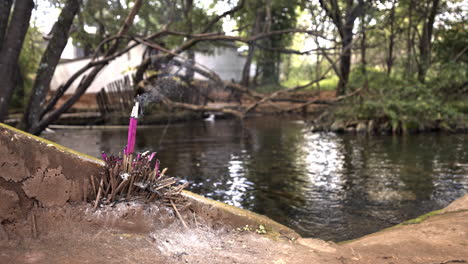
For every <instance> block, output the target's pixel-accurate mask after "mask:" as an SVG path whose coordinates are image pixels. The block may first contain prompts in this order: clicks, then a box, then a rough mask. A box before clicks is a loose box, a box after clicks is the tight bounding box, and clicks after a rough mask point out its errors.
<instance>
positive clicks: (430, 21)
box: [418, 0, 440, 83]
mask: <svg viewBox="0 0 468 264" xmlns="http://www.w3.org/2000/svg"><path fill="white" fill-rule="evenodd" d="M439 3H440V0H432V1H429V2H428V3H427V5H426V9H427V11H428V12H425V14H427V16H425V17H424V21H423V28H422V34H421V38H420V39H419V64H418V80H419V81H420V82H422V83H423V82H424V81H425V79H426V73H427V69H428V68H429V65H430V64H431V46H432V32H433V30H434V21H435V17H436V15H437V13H438V11H439Z"/></svg>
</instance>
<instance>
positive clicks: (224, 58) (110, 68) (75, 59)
mask: <svg viewBox="0 0 468 264" xmlns="http://www.w3.org/2000/svg"><path fill="white" fill-rule="evenodd" d="M145 50H146V46H143V45H138V46H137V47H135V48H133V49H132V50H130V52H128V53H126V54H124V55H122V56H120V57H118V58H116V59H115V60H113V61H112V62H110V63H109V64H108V65H106V66H105V68H104V69H103V70H101V72H100V73H99V74H98V76H97V77H96V79H95V80H94V82H93V83H92V84H91V86H90V87H89V88H88V90H87V91H86V92H87V93H97V92H99V91H100V90H101V88H103V87H104V86H106V85H107V84H108V83H110V82H113V81H115V80H119V79H121V78H122V77H123V76H124V75H128V74H131V73H133V72H134V71H135V70H136V68H137V67H138V65H140V63H141V60H142V57H143V53H144V52H145ZM82 56H83V52H82V51H81V50H80V49H79V48H77V47H75V46H73V45H72V44H71V41H69V42H68V44H67V46H66V47H65V49H64V52H63V53H62V62H60V63H59V64H58V65H57V68H56V70H55V74H54V76H53V78H52V81H51V87H50V88H51V91H54V90H56V89H58V87H59V86H60V85H61V84H63V83H65V82H66V81H67V80H68V79H69V78H70V77H71V76H72V75H73V74H74V73H75V72H77V71H78V70H79V69H81V68H82V67H84V66H85V65H86V64H87V63H89V62H90V60H91V59H90V58H82ZM182 56H184V55H183V54H182ZM245 60H246V58H245V57H244V56H243V55H242V54H241V53H240V52H239V51H238V48H237V47H236V46H235V45H233V44H230V43H227V44H226V43H225V44H223V45H220V46H216V47H214V46H213V47H212V48H210V52H209V53H202V52H198V51H196V52H195V61H196V63H197V64H200V65H203V66H204V67H206V68H208V69H210V70H212V71H214V72H216V73H217V74H218V75H219V76H220V77H221V79H223V80H227V81H232V80H234V81H236V82H238V81H240V80H241V78H242V69H243V67H244V63H245ZM254 74H255V65H254V64H252V67H251V72H250V75H251V76H253V75H254ZM195 79H200V80H203V79H206V78H205V77H203V76H200V75H198V74H195ZM80 80H81V78H78V79H77V80H76V81H75V82H74V83H73V85H72V86H71V87H70V89H68V90H67V92H66V93H67V94H71V93H74V92H75V89H76V87H77V86H78V84H79V81H80Z"/></svg>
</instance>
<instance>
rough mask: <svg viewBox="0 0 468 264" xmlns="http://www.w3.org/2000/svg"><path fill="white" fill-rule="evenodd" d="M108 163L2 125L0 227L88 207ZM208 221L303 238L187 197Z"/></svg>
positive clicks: (270, 222)
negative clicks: (93, 179)
mask: <svg viewBox="0 0 468 264" xmlns="http://www.w3.org/2000/svg"><path fill="white" fill-rule="evenodd" d="M103 165H104V162H103V161H101V160H99V159H96V158H94V157H91V156H89V155H86V154H83V153H80V152H77V151H74V150H72V149H69V148H66V147H64V146H61V145H59V144H56V143H54V142H51V141H48V140H46V139H43V138H40V137H37V136H34V135H31V134H29V133H26V132H24V131H21V130H18V129H16V128H13V127H11V126H8V125H5V124H3V123H0V200H1V201H2V203H1V204H0V223H1V222H3V221H4V220H6V221H9V222H15V221H20V220H21V219H25V218H26V217H27V216H28V212H29V211H30V210H31V208H32V207H33V206H34V204H35V203H37V204H39V205H40V206H42V207H46V208H47V207H53V206H63V205H65V204H66V203H68V202H79V201H87V200H88V195H89V194H90V192H91V187H90V180H89V177H90V176H92V175H95V176H97V174H99V172H100V170H101V169H102V166H103ZM183 195H184V197H186V198H187V199H188V200H189V202H190V203H192V206H193V207H194V210H195V211H196V212H197V214H199V215H201V217H203V218H204V219H205V220H208V221H211V222H218V223H221V224H222V225H224V226H229V227H232V228H237V227H244V226H246V225H249V226H250V227H252V228H253V229H255V228H256V227H258V226H259V225H263V226H265V228H266V229H267V230H268V231H269V234H271V235H272V237H280V236H285V237H288V238H291V239H296V238H300V235H299V234H298V233H296V232H295V231H294V230H292V229H290V228H288V227H286V226H284V225H282V224H280V223H277V222H275V221H273V220H271V219H270V218H268V217H266V216H263V215H260V214H256V213H253V212H251V211H248V210H244V209H240V208H237V207H234V206H230V205H227V204H225V203H222V202H217V201H214V200H211V199H208V198H205V197H202V196H200V195H197V194H194V193H192V192H189V191H184V192H183Z"/></svg>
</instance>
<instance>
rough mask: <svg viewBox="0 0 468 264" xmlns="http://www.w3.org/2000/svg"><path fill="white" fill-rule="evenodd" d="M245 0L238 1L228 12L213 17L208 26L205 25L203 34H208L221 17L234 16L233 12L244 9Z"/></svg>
mask: <svg viewBox="0 0 468 264" xmlns="http://www.w3.org/2000/svg"><path fill="white" fill-rule="evenodd" d="M244 3H245V0H240V1H239V3H238V4H237V6H235V7H234V8H232V9H231V10H228V11H226V12H224V13H222V14H221V15H219V16H217V17H215V18H214V19H213V20H211V21H210V22H209V23H208V25H206V27H205V29H203V30H202V32H203V33H206V32H208V31H209V30H210V29H211V28H212V27H213V26H214V25H215V24H216V23H217V22H218V21H219V20H221V19H222V18H223V17H226V16H230V15H232V14H234V13H235V12H237V11H239V10H240V9H241V8H242V7H244Z"/></svg>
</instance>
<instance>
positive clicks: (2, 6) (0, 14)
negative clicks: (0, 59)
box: [0, 0, 13, 50]
mask: <svg viewBox="0 0 468 264" xmlns="http://www.w3.org/2000/svg"><path fill="white" fill-rule="evenodd" d="M12 3H13V0H3V1H0V50H2V44H3V41H4V40H5V33H6V30H7V28H8V19H9V18H10V10H11V4H12Z"/></svg>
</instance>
